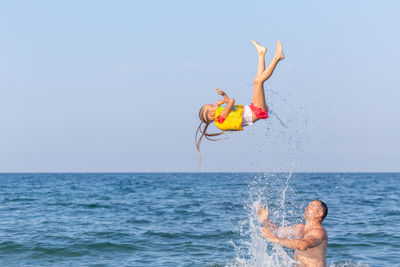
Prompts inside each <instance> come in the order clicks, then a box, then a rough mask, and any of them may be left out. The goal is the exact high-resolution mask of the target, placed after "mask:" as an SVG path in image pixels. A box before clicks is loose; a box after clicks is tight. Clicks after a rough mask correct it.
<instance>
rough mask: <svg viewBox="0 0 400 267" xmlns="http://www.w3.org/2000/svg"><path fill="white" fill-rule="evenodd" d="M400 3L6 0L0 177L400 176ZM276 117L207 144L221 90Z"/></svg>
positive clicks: (0, 11)
mask: <svg viewBox="0 0 400 267" xmlns="http://www.w3.org/2000/svg"><path fill="white" fill-rule="evenodd" d="M399 9H400V4H399V3H398V2H396V1H381V2H378V1H335V2H326V1H325V2H322V1H303V2H300V1H256V2H249V1H246V2H245V1H197V2H195V1H6V2H3V3H1V4H0V33H1V35H0V59H1V60H0V99H1V101H2V103H1V105H0V123H1V125H2V130H1V131H0V171H22V172H23V171H287V170H290V169H293V170H294V171H400V164H399V163H400V152H399V149H400V141H399V137H400V119H399V114H400V105H399V99H400V75H399V74H398V62H399V60H400V52H399V50H398V48H399V47H400V37H399V35H398V33H397V32H398V29H399V28H400V19H399V17H398V14H397V13H398V12H397V11H398V10H399ZM251 39H255V40H257V41H259V42H260V43H262V44H264V45H266V46H267V48H268V51H269V53H268V56H269V57H268V58H267V61H269V60H270V59H271V55H272V54H273V51H274V49H275V43H276V40H278V39H279V40H281V41H282V43H283V47H284V52H285V55H286V59H285V61H283V62H281V63H280V65H278V68H277V69H276V72H275V73H274V75H273V76H272V77H271V79H270V80H269V81H267V82H266V84H265V88H266V95H267V102H268V104H269V106H270V109H271V110H272V111H273V113H274V114H276V115H277V116H278V117H279V118H280V119H281V120H282V122H283V123H284V124H285V126H283V125H282V124H281V123H280V122H279V120H278V119H277V117H276V116H271V118H270V119H268V120H267V121H261V122H257V123H256V124H255V125H254V126H253V127H248V128H245V130H244V131H243V132H240V133H233V134H231V135H230V139H229V140H225V141H221V142H218V143H211V142H203V144H202V156H203V164H202V165H201V166H199V165H198V158H197V152H196V150H195V146H194V134H195V130H196V128H197V126H198V124H199V119H198V110H199V108H200V107H201V105H202V104H204V103H213V102H215V101H216V100H217V95H216V93H215V88H216V87H218V88H221V89H223V90H225V91H226V92H227V93H228V94H229V95H230V96H232V97H234V98H235V99H236V101H237V102H238V103H243V104H249V103H250V102H251V94H252V81H253V79H254V75H255V71H256V66H257V54H256V51H255V49H254V48H253V46H252V45H251V43H250V40H251Z"/></svg>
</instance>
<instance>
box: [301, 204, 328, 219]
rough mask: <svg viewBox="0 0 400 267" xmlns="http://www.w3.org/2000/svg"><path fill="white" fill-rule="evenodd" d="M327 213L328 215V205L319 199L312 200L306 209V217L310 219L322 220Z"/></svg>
mask: <svg viewBox="0 0 400 267" xmlns="http://www.w3.org/2000/svg"><path fill="white" fill-rule="evenodd" d="M326 215H328V206H327V205H326V204H325V203H324V202H323V201H321V200H319V199H315V200H313V201H311V202H310V203H309V204H308V206H307V207H306V210H305V211H304V218H305V219H306V220H309V221H313V220H318V221H319V222H322V221H323V220H324V219H325V217H326Z"/></svg>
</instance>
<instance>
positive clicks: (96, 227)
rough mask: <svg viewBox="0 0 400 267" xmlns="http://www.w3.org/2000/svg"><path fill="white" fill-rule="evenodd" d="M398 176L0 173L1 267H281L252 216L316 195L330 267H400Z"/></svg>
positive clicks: (288, 214)
mask: <svg viewBox="0 0 400 267" xmlns="http://www.w3.org/2000/svg"><path fill="white" fill-rule="evenodd" d="M399 187H400V174H390V173H384V174H383V173H382V174H375V173H340V174H334V173H319V174H318V173H313V174H308V173H301V174H300V173H295V174H292V175H290V174H287V173H280V174H271V173H270V174H255V173H148V174H136V173H128V174H121V173H118V174H100V173H93V174H88V173H80V174H39V173H38V174H0V266H290V264H291V261H290V258H289V257H290V256H291V255H292V252H291V251H290V250H285V249H282V248H280V247H279V246H273V245H271V244H268V243H267V242H266V241H265V240H264V239H263V238H262V237H261V235H260V233H259V228H260V224H259V223H258V222H257V219H256V215H255V207H256V205H257V203H261V204H263V205H269V207H270V210H271V213H272V215H271V216H272V219H273V220H274V221H275V222H276V223H277V224H282V225H283V224H290V223H297V222H300V221H301V220H302V219H301V216H302V214H303V211H304V207H305V206H306V205H307V203H308V202H309V201H311V200H313V199H315V198H320V199H322V200H323V201H325V202H326V203H327V204H328V207H329V214H328V216H327V218H326V219H325V222H324V225H325V227H326V229H327V231H328V235H329V246H328V251H327V262H328V265H331V266H400V196H399V192H400V190H399Z"/></svg>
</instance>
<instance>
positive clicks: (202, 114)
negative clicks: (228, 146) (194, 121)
mask: <svg viewBox="0 0 400 267" xmlns="http://www.w3.org/2000/svg"><path fill="white" fill-rule="evenodd" d="M199 118H200V120H201V122H200V125H199V127H197V131H196V136H195V137H194V141H195V144H196V148H197V152H198V153H199V161H200V164H201V155H200V143H201V140H202V139H203V137H205V138H206V139H207V140H210V141H218V140H223V139H226V138H218V139H213V138H210V137H214V136H218V135H221V134H225V133H226V132H224V131H221V132H219V133H207V129H208V126H209V125H210V123H212V121H210V120H209V119H208V116H207V112H206V110H205V109H204V106H203V107H202V108H201V109H200V111H199ZM203 124H204V127H203V129H202V127H201V126H202V125H203ZM199 132H200V133H201V135H200V137H199V139H198V140H197V135H198V134H199Z"/></svg>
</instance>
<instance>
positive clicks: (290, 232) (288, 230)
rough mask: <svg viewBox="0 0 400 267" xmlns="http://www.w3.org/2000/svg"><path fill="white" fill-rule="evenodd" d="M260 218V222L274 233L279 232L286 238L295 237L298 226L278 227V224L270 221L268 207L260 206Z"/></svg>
mask: <svg viewBox="0 0 400 267" xmlns="http://www.w3.org/2000/svg"><path fill="white" fill-rule="evenodd" d="M257 214H258V218H259V219H260V221H261V222H262V223H263V225H264V227H265V228H269V229H271V231H273V232H279V234H280V235H283V236H286V237H292V236H294V235H295V232H296V231H295V229H296V227H297V225H292V226H277V225H276V224H274V223H272V222H271V221H270V220H269V210H268V207H265V209H264V208H263V206H261V205H258V210H257Z"/></svg>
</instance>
